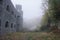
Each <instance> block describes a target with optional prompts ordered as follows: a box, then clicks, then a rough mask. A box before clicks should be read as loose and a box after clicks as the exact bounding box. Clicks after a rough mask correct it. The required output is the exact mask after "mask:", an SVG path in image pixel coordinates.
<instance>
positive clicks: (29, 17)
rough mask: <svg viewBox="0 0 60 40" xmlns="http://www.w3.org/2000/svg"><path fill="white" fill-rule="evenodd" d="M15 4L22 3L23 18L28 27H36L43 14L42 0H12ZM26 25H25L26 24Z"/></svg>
mask: <svg viewBox="0 0 60 40" xmlns="http://www.w3.org/2000/svg"><path fill="white" fill-rule="evenodd" d="M12 3H13V4H14V6H15V5H16V4H19V5H22V10H23V19H24V22H25V24H26V28H30V29H31V30H32V29H35V28H36V23H37V24H38V23H39V21H38V20H40V19H41V17H42V15H43V9H42V7H43V6H42V0H12ZM24 27H25V26H24Z"/></svg>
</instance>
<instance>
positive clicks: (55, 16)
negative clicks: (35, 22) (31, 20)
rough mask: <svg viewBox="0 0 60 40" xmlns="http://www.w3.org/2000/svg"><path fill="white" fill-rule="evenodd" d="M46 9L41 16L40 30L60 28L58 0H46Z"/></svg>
mask: <svg viewBox="0 0 60 40" xmlns="http://www.w3.org/2000/svg"><path fill="white" fill-rule="evenodd" d="M47 3H48V9H47V10H46V11H45V15H44V16H43V18H42V26H41V28H40V30H44V29H45V30H47V29H48V30H49V31H53V30H55V31H56V30H57V31H58V30H60V29H59V27H60V26H59V25H60V0H48V1H47ZM57 31H56V32H57Z"/></svg>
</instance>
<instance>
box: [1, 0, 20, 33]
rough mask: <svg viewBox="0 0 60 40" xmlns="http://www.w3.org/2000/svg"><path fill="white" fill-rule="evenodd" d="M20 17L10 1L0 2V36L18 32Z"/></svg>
mask: <svg viewBox="0 0 60 40" xmlns="http://www.w3.org/2000/svg"><path fill="white" fill-rule="evenodd" d="M20 17H21V14H20V13H19V12H18V11H17V10H16V9H15V7H14V6H13V4H12V2H11V0H0V34H6V33H12V32H17V28H19V29H18V31H20V27H21V26H20V21H21V20H20Z"/></svg>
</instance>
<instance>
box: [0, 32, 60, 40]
mask: <svg viewBox="0 0 60 40" xmlns="http://www.w3.org/2000/svg"><path fill="white" fill-rule="evenodd" d="M0 40H60V35H58V34H53V33H46V32H18V33H12V34H7V35H4V36H2V37H0Z"/></svg>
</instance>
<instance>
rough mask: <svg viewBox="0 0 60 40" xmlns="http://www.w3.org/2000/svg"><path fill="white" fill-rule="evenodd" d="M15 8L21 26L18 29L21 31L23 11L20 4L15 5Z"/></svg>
mask: <svg viewBox="0 0 60 40" xmlns="http://www.w3.org/2000/svg"><path fill="white" fill-rule="evenodd" d="M16 9H17V11H18V12H19V13H20V22H19V23H20V26H21V27H20V31H22V30H23V11H22V5H16ZM17 29H18V28H17ZM17 31H18V30H17Z"/></svg>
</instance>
